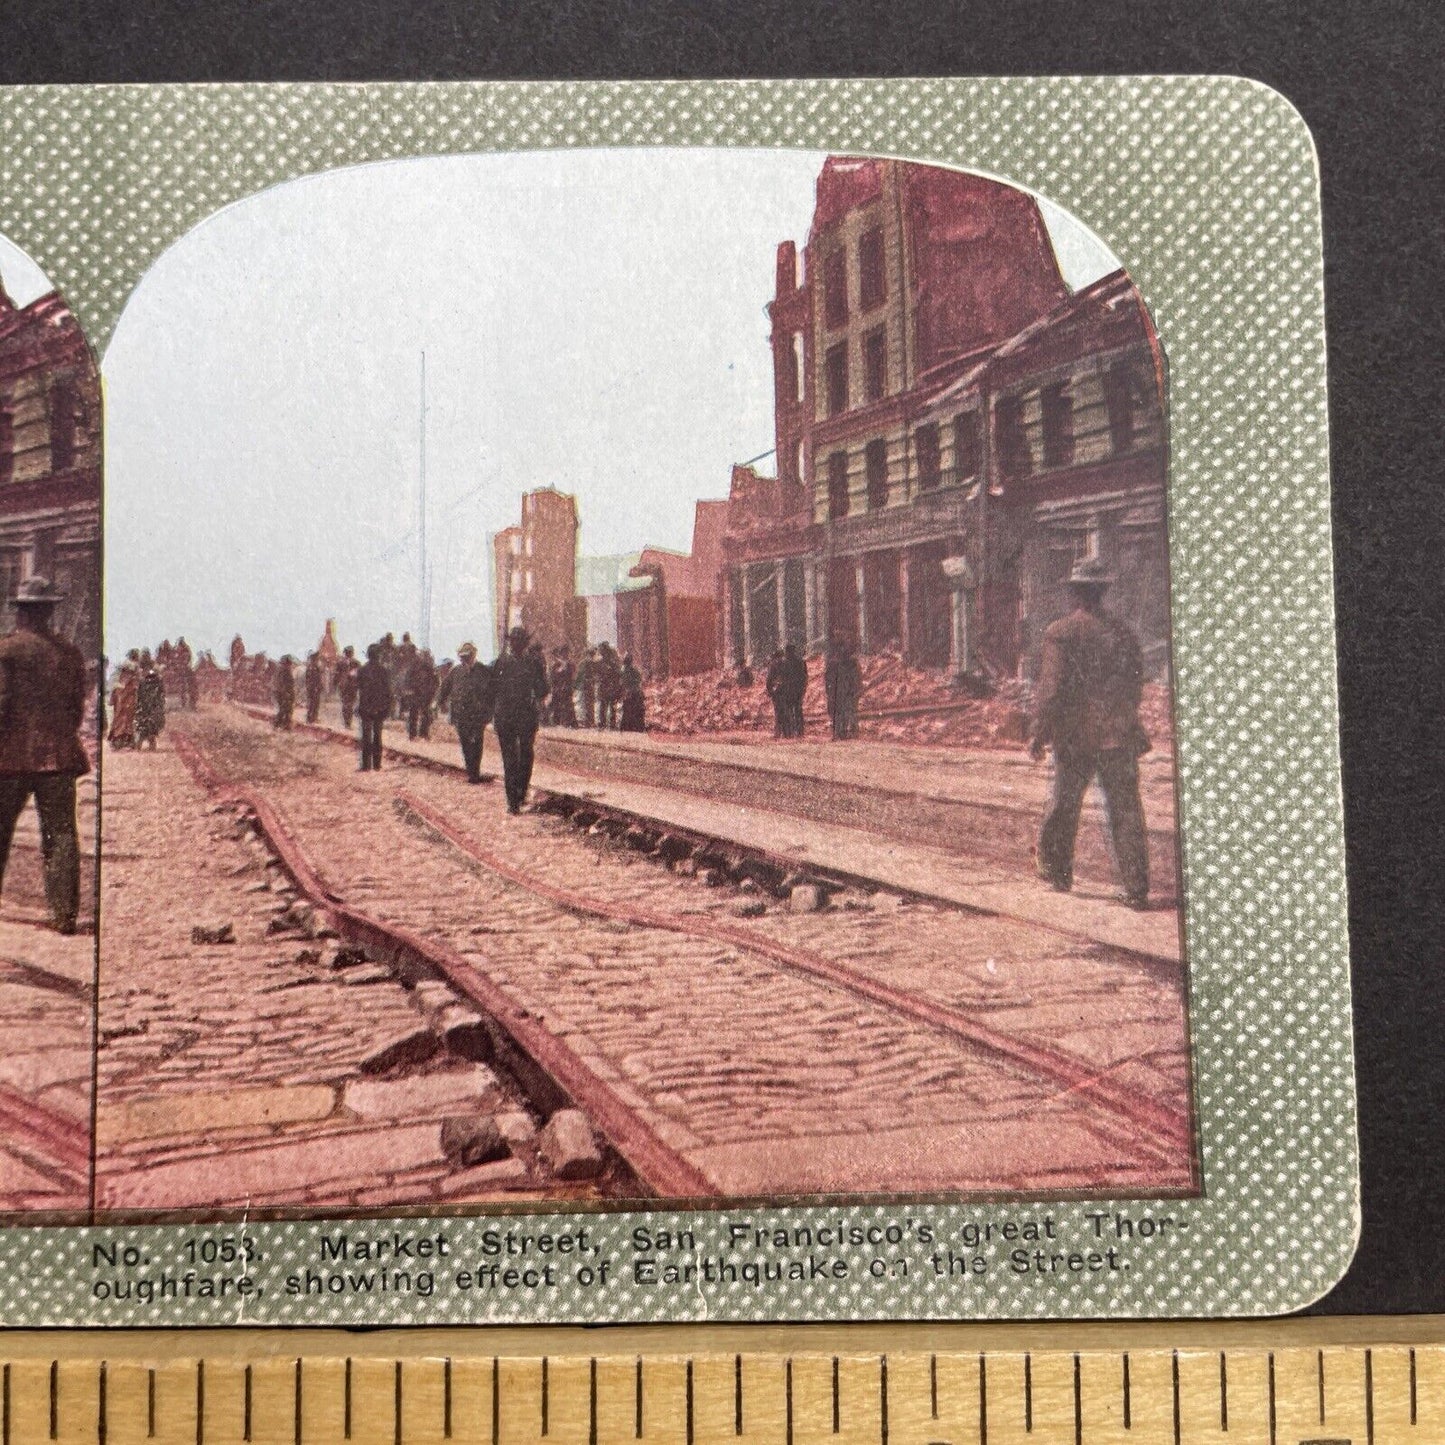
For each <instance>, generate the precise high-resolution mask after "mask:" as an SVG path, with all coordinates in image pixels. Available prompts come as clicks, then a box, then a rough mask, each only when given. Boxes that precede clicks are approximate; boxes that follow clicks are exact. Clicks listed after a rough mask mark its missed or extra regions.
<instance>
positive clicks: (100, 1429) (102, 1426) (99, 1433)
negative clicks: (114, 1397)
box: [95, 1360, 107, 1445]
mask: <svg viewBox="0 0 1445 1445" xmlns="http://www.w3.org/2000/svg"><path fill="white" fill-rule="evenodd" d="M105 1392H106V1379H105V1361H104V1360H102V1361H101V1362H100V1387H99V1393H98V1395H97V1397H96V1414H95V1438H96V1441H97V1442H98V1445H105V1435H106V1424H107V1422H106V1418H105V1405H106V1399H105Z"/></svg>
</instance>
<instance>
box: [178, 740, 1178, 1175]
mask: <svg viewBox="0 0 1445 1445" xmlns="http://www.w3.org/2000/svg"><path fill="white" fill-rule="evenodd" d="M308 731H311V730H310V729H308ZM315 731H316V732H317V733H319V734H320V735H321V736H323V737H334V736H335V734H332V733H329V732H328V731H327V730H324V729H316V730H315ZM178 741H180V742H181V748H182V751H183V753H185V754H187V755H188V761H191V760H192V759H193V760H194V766H193V771H195V772H196V774H197V775H198V776H200V777H201V778H202V780H203V781H205V782H206V783H207V785H208V787H209V788H210V789H211V790H212V791H220V792H223V793H226V794H228V795H229V796H230V797H232V798H233V799H235V800H236V801H239V802H242V803H243V804H244V805H246V806H248V807H250V808H251V809H252V810H253V813H254V814H255V816H256V819H257V821H258V823H259V825H260V826H261V827H262V829H263V831H264V832H266V833H267V834H268V835H269V836H270V837H271V841H272V845H273V847H274V848H275V851H276V852H277V854H278V856H280V857H281V858H282V861H283V863H284V864H285V866H286V868H287V871H288V872H290V873H291V875H292V877H293V878H294V879H295V881H296V882H297V884H298V886H299V887H300V888H301V889H302V891H304V892H306V893H307V894H308V895H310V896H311V897H312V898H313V899H314V900H315V901H317V902H318V903H319V904H321V905H322V906H323V907H324V908H325V909H326V910H327V911H329V912H330V913H331V914H332V915H333V917H334V921H335V924H336V926H338V928H341V929H342V931H344V932H348V933H350V934H352V935H353V936H355V937H356V939H357V941H360V942H363V943H366V944H368V945H369V946H372V947H374V948H376V949H378V950H379V951H381V952H386V951H388V950H390V951H391V952H393V953H395V951H396V950H397V949H398V948H401V949H403V950H405V951H410V952H413V953H415V954H417V955H418V956H420V957H421V958H423V959H425V960H427V962H428V963H429V965H430V967H431V968H433V969H434V970H435V971H436V972H437V973H438V974H439V975H440V976H441V977H444V978H446V979H447V980H448V981H449V982H450V983H451V984H452V986H453V987H455V988H456V989H457V990H458V991H459V992H461V993H463V994H464V995H466V996H467V997H470V998H471V999H472V1000H473V1002H474V1003H479V1004H480V1005H481V1006H482V1007H483V1008H484V1009H485V1010H486V1012H487V1013H488V1014H490V1015H492V1016H493V1017H494V1018H495V1019H496V1020H497V1021H498V1023H499V1024H500V1025H501V1027H502V1028H504V1029H505V1030H507V1031H508V1032H509V1033H510V1034H511V1035H512V1036H513V1038H514V1039H515V1040H516V1043H517V1045H518V1047H520V1048H521V1049H522V1050H524V1051H525V1052H527V1053H529V1054H531V1055H532V1056H534V1057H536V1058H537V1059H538V1062H539V1064H540V1065H541V1067H542V1068H543V1070H544V1071H545V1072H547V1073H548V1074H549V1075H550V1076H551V1077H552V1078H554V1079H556V1080H557V1081H558V1082H559V1084H560V1086H561V1087H562V1090H563V1092H564V1093H565V1094H567V1095H568V1096H569V1097H571V1098H573V1099H574V1100H575V1101H576V1102H577V1103H578V1104H579V1106H580V1107H582V1108H584V1110H585V1111H586V1112H588V1113H589V1114H591V1115H592V1116H593V1117H594V1120H595V1121H596V1122H597V1123H598V1125H599V1127H600V1128H601V1130H602V1132H603V1133H604V1135H606V1136H607V1137H608V1138H609V1140H610V1141H611V1142H612V1144H613V1147H614V1148H615V1149H616V1151H617V1153H618V1154H619V1155H620V1156H621V1157H623V1158H624V1159H625V1160H627V1161H628V1163H629V1164H631V1165H632V1167H633V1168H634V1171H635V1172H636V1174H637V1175H638V1177H639V1178H641V1179H643V1180H644V1181H645V1182H647V1183H648V1184H649V1185H650V1186H651V1187H653V1188H656V1189H657V1191H658V1193H660V1194H663V1195H670V1196H672V1197H684V1196H686V1195H688V1194H696V1193H703V1194H711V1193H714V1192H715V1190H713V1189H712V1188H711V1187H710V1186H709V1185H708V1184H707V1182H706V1180H705V1179H704V1178H703V1176H702V1175H701V1174H700V1173H699V1172H697V1171H695V1170H694V1169H693V1166H691V1165H690V1164H689V1163H688V1162H687V1161H686V1159H685V1157H684V1156H682V1155H680V1154H678V1153H677V1152H676V1151H673V1150H669V1149H666V1147H665V1146H664V1148H663V1149H662V1150H661V1151H660V1152H661V1154H662V1155H663V1158H662V1161H661V1176H660V1175H659V1161H658V1159H657V1158H655V1157H653V1158H650V1159H644V1158H639V1156H638V1142H639V1137H640V1138H641V1141H642V1147H643V1154H644V1155H646V1154H647V1152H648V1149H649V1147H650V1146H651V1145H655V1144H656V1143H657V1136H656V1134H655V1133H654V1132H653V1131H652V1129H651V1127H650V1126H649V1125H648V1124H647V1121H646V1119H645V1118H643V1116H642V1115H640V1114H639V1113H638V1112H637V1111H636V1108H635V1106H634V1105H633V1104H631V1103H628V1102H625V1101H623V1100H621V1099H619V1098H617V1097H616V1096H615V1095H614V1096H612V1097H610V1098H609V1097H608V1094H609V1091H608V1089H607V1086H606V1085H605V1084H601V1081H600V1080H598V1079H597V1078H596V1076H595V1075H593V1074H591V1071H590V1069H589V1068H588V1067H587V1065H585V1064H582V1065H580V1067H577V1064H578V1061H577V1060H576V1059H575V1058H572V1059H567V1058H564V1059H563V1060H561V1063H560V1067H559V1061H558V1059H557V1058H556V1057H555V1053H556V1048H555V1046H556V1045H557V1043H558V1041H557V1040H556V1039H555V1037H554V1036H553V1034H552V1033H551V1032H550V1031H549V1028H547V1027H543V1026H541V1025H540V1024H535V1026H534V1027H532V1028H529V1029H523V1030H520V1031H519V1030H517V1029H516V1028H514V1027H513V1025H514V1024H516V1023H519V1022H520V1023H528V1022H532V1021H529V1020H528V1019H527V1012H526V1010H520V1011H519V1010H518V1008H517V1001H516V999H515V998H514V997H513V996H512V994H511V993H509V992H508V990H507V989H506V988H505V987H503V986H501V985H498V984H497V983H496V982H495V981H494V980H492V979H490V978H489V977H488V976H487V975H486V974H485V973H483V972H480V971H479V970H478V968H477V966H476V964H475V963H473V962H471V961H469V960H468V959H467V958H466V957H465V956H462V955H459V954H456V953H454V952H452V951H451V950H450V949H448V948H447V947H446V945H444V944H439V943H436V942H434V941H430V940H423V939H421V938H420V937H418V936H417V935H416V934H415V933H412V932H411V931H410V930H409V929H406V928H404V927H402V926H400V925H398V924H394V923H390V922H383V921H382V920H380V919H378V918H376V917H375V916H373V915H371V914H368V913H366V912H364V911H363V910H361V909H359V908H357V907H355V906H354V905H352V904H350V903H348V902H347V901H346V900H345V899H343V898H342V897H341V895H340V893H339V892H338V891H337V889H335V888H334V887H332V885H331V884H330V882H329V881H328V880H327V879H326V878H325V877H324V875H323V874H322V873H321V871H320V870H319V869H318V868H317V867H316V866H315V864H314V863H313V862H312V861H311V860H310V858H309V857H308V856H307V854H306V853H305V851H304V850H303V849H302V847H301V845H300V842H299V840H298V839H297V837H296V836H295V835H294V833H293V832H292V830H291V829H290V828H289V827H288V826H287V825H286V823H285V822H284V821H283V820H282V818H281V816H280V815H279V813H278V812H277V811H276V810H275V808H274V807H273V806H272V805H271V804H270V803H269V802H268V801H267V800H266V799H265V798H262V797H260V796H258V795H257V794H256V793H255V792H254V791H253V790H251V789H247V788H244V787H238V786H235V785H232V784H230V783H229V782H228V780H226V779H224V778H222V777H221V776H220V774H219V773H217V772H216V770H215V769H214V768H213V767H212V766H211V765H210V763H209V761H208V760H205V759H203V758H201V757H200V754H199V749H198V748H197V745H196V744H195V742H194V741H193V740H192V739H189V738H185V739H183V740H182V739H179V738H178ZM403 756H406V757H410V756H411V755H409V754H403ZM432 766H433V768H434V770H436V771H438V772H445V773H448V774H449V773H451V772H452V771H454V770H453V769H452V768H450V767H449V766H448V765H446V764H433V765H432ZM396 801H397V803H398V804H399V808H398V812H399V813H400V814H401V815H402V816H403V817H405V814H406V813H407V812H409V813H410V814H411V815H412V816H411V820H412V821H413V822H414V823H416V824H420V825H422V826H423V827H424V829H426V830H429V831H430V832H432V833H434V834H439V835H440V836H441V838H442V840H443V841H444V843H446V844H448V845H450V846H451V847H452V848H453V849H454V850H455V851H457V852H459V853H460V854H461V855H462V856H463V857H464V858H468V859H469V860H470V863H471V865H472V866H474V867H475V866H481V867H482V868H483V869H484V870H486V871H490V872H493V873H494V874H496V875H497V876H498V877H499V878H501V880H502V881H503V882H504V883H506V884H510V885H512V886H514V887H520V888H522V889H524V890H525V891H526V892H528V893H530V894H531V895H532V896H533V897H535V898H537V899H538V900H539V901H540V902H542V903H543V904H544V905H546V906H549V907H553V908H559V909H562V910H565V911H567V912H569V913H573V914H583V915H589V916H591V917H593V918H596V919H600V920H601V922H602V923H603V924H604V925H606V924H608V923H610V924H612V925H613V926H618V925H621V926H624V927H626V928H629V929H631V928H638V929H649V928H650V929H660V930H663V931H667V932H673V933H678V934H684V935H687V936H688V937H690V938H692V939H694V940H703V941H706V942H710V943H716V944H720V945H723V946H726V947H727V948H729V949H733V950H737V951H740V952H743V953H746V954H749V955H754V956H761V957H762V958H763V959H765V960H766V963H767V965H769V966H771V967H773V968H775V969H777V970H778V972H779V973H780V974H791V975H792V976H794V977H797V976H799V975H802V976H804V977H806V978H808V979H809V980H810V981H812V982H813V983H815V984H816V983H822V984H824V985H829V986H831V987H832V988H833V989H835V990H837V991H840V992H842V993H845V994H849V995H851V996H853V997H854V998H855V999H859V1000H861V1001H862V1002H863V1003H864V1004H865V1006H871V1007H874V1008H878V1009H881V1010H882V1011H883V1012H884V1013H885V1014H887V1015H891V1016H896V1017H900V1018H902V1019H904V1020H906V1021H908V1022H910V1023H914V1024H919V1023H921V1024H923V1025H924V1026H925V1027H926V1028H928V1029H929V1030H930V1031H933V1032H941V1033H943V1034H944V1035H945V1036H947V1037H950V1038H951V1039H952V1040H953V1041H954V1043H955V1044H961V1045H962V1046H963V1047H964V1051H965V1055H967V1054H970V1053H971V1054H973V1055H974V1056H976V1057H977V1056H979V1055H983V1056H985V1057H992V1058H993V1059H994V1060H995V1061H996V1062H997V1061H1002V1062H1003V1063H1005V1064H1006V1065H1008V1066H1011V1067H1013V1068H1015V1069H1018V1070H1021V1071H1022V1073H1023V1074H1024V1075H1025V1076H1028V1077H1032V1078H1034V1079H1035V1080H1036V1081H1042V1082H1044V1083H1046V1084H1049V1085H1057V1086H1058V1092H1056V1093H1054V1094H1053V1095H1051V1096H1048V1098H1049V1099H1058V1098H1063V1097H1066V1096H1068V1095H1070V1094H1077V1093H1085V1094H1087V1095H1088V1097H1089V1098H1090V1099H1091V1100H1092V1101H1093V1102H1095V1103H1096V1104H1102V1105H1103V1106H1104V1108H1105V1110H1106V1111H1107V1113H1106V1114H1105V1115H1104V1117H1103V1118H1101V1119H1100V1123H1101V1124H1102V1123H1104V1121H1105V1119H1107V1118H1109V1117H1110V1116H1112V1117H1113V1118H1114V1119H1115V1120H1116V1122H1117V1124H1118V1125H1127V1126H1128V1132H1127V1137H1128V1138H1129V1139H1130V1141H1131V1143H1132V1145H1133V1146H1134V1147H1135V1148H1136V1149H1137V1150H1138V1151H1139V1154H1140V1155H1141V1162H1146V1161H1147V1162H1149V1163H1151V1164H1158V1163H1177V1162H1178V1161H1179V1160H1180V1158H1181V1156H1185V1155H1187V1153H1188V1135H1187V1128H1188V1123H1187V1118H1181V1117H1180V1116H1179V1115H1178V1114H1177V1113H1174V1112H1171V1111H1169V1110H1168V1109H1167V1108H1166V1107H1165V1106H1162V1105H1161V1104H1159V1103H1158V1102H1157V1101H1156V1100H1154V1099H1151V1098H1149V1097H1147V1096H1145V1095H1143V1094H1141V1093H1139V1092H1138V1091H1136V1090H1133V1089H1129V1088H1125V1087H1121V1086H1119V1085H1118V1084H1117V1083H1116V1082H1115V1081H1114V1080H1112V1079H1111V1078H1110V1077H1109V1075H1111V1074H1112V1073H1113V1072H1114V1069H1113V1068H1104V1069H1099V1068H1094V1067H1091V1066H1090V1065H1088V1064H1086V1063H1084V1062H1083V1061H1081V1060H1079V1059H1077V1058H1075V1057H1073V1056H1071V1055H1067V1054H1061V1053H1060V1052H1059V1051H1057V1050H1051V1049H1047V1048H1042V1047H1040V1046H1038V1045H1034V1044H1030V1043H1028V1042H1026V1041H1023V1040H1020V1039H1018V1038H1016V1037H1014V1036H1012V1035H1005V1034H1001V1033H999V1032H998V1031H997V1030H993V1029H990V1028H988V1027H987V1026H986V1025H981V1024H979V1023H978V1021H977V1020H976V1019H972V1018H969V1017H968V1016H967V1015H966V1014H964V1013H963V1012H962V1011H961V1010H959V1009H956V1008H950V1007H948V1006H947V1005H941V1004H935V1003H933V1002H932V1000H929V999H926V998H920V997H919V996H918V995H916V994H908V993H905V992H904V991H902V990H898V989H894V988H892V987H891V986H890V985H887V984H881V983H877V982H875V981H874V980H872V979H869V978H867V977H866V976H864V975H861V974H858V973H856V972H855V971H853V970H851V969H847V968H845V967H844V966H842V965H839V964H835V963H833V962H832V961H831V960H829V959H825V958H822V957H821V956H820V955H816V954H812V953H809V952H807V951H806V950H800V949H795V948H791V947H790V946H788V945H786V944H783V943H780V942H777V941H775V940H770V939H767V938H766V937H759V936H758V935H756V934H754V933H752V932H750V931H749V930H747V929H742V928H737V927H735V926H733V925H729V924H727V923H724V922H722V921H720V920H709V921H708V922H707V923H701V922H700V921H699V920H698V919H697V918H696V917H687V916H685V915H681V914H663V913H659V912H657V911H656V910H654V909H651V908H639V907H635V906H634V907H629V906H626V905H617V904H612V903H604V902H602V901H601V900H598V899H595V898H588V897H586V896H585V895H580V894H575V893H573V892H571V891H570V890H566V889H557V888H553V887H551V886H549V885H546V884H542V883H540V881H539V880H536V879H531V878H528V877H526V876H525V875H523V874H521V873H520V872H519V871H518V870H516V869H515V868H512V867H510V866H509V865H507V864H505V863H503V862H502V860H500V859H497V858H495V856H494V855H490V854H488V853H487V850H485V849H483V848H481V846H480V845H479V844H477V843H476V840H475V839H468V838H467V836H466V835H465V834H463V833H461V832H460V830H458V829H456V828H455V827H454V826H453V825H452V824H451V823H450V821H449V820H448V819H447V818H446V817H445V816H443V815H442V814H440V813H438V812H435V811H434V810H432V809H431V808H430V806H429V805H428V804H426V803H424V802H421V800H420V799H417V798H416V797H414V796H412V795H407V794H403V795H402V796H401V797H400V798H398V799H397V800H396ZM449 834H450V835H452V836H449ZM477 853H480V854H481V855H482V856H480V857H478V856H475V855H476V854H477ZM343 925H344V927H343ZM479 989H480V990H481V993H479ZM482 993H484V994H485V997H484V996H482ZM513 1015H518V1017H516V1018H513V1017H512V1016H513ZM524 1033H525V1035H526V1037H523V1036H522V1035H523V1034H524ZM561 1052H562V1053H563V1054H564V1055H565V1054H567V1053H568V1052H569V1051H567V1050H566V1049H565V1048H563V1049H562V1050H561ZM569 1065H571V1066H572V1067H570V1068H569ZM564 1076H565V1077H564ZM599 1085H600V1089H599ZM654 1087H666V1083H665V1080H659V1081H658V1084H657V1085H655V1086H654ZM1041 1102H1048V1099H1046V1100H1043V1101H1041ZM599 1104H600V1107H599ZM639 1126H640V1127H639ZM679 1166H681V1168H682V1169H684V1170H685V1171H686V1172H687V1173H688V1174H690V1175H691V1176H692V1177H691V1179H690V1180H689V1181H688V1183H687V1185H686V1186H684V1187H679V1185H678V1182H677V1181H678V1177H679V1175H678V1170H679Z"/></svg>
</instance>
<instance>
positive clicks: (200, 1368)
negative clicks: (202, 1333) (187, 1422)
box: [196, 1360, 206, 1445]
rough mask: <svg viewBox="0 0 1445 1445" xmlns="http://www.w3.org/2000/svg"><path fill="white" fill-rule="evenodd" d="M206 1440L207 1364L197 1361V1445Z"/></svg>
mask: <svg viewBox="0 0 1445 1445" xmlns="http://www.w3.org/2000/svg"><path fill="white" fill-rule="evenodd" d="M205 1440H206V1362H205V1361H204V1360H197V1361H196V1445H205Z"/></svg>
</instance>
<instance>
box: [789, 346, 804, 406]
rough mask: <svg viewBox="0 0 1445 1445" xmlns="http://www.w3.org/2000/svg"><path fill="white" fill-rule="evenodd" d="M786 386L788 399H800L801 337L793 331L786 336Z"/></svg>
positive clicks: (801, 388)
mask: <svg viewBox="0 0 1445 1445" xmlns="http://www.w3.org/2000/svg"><path fill="white" fill-rule="evenodd" d="M788 366H789V374H788V386H789V389H790V395H789V399H790V400H791V401H795V402H796V401H801V400H802V397H803V338H802V337H801V336H800V335H799V334H798V333H797V332H796V331H795V332H793V334H792V335H791V336H790V337H789V338H788Z"/></svg>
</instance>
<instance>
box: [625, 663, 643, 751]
mask: <svg viewBox="0 0 1445 1445" xmlns="http://www.w3.org/2000/svg"><path fill="white" fill-rule="evenodd" d="M621 685H622V724H621V729H620V730H621V731H622V732H625V733H645V732H646V731H647V700H646V698H645V697H644V696H643V693H642V674H641V673H640V672H638V670H637V669H636V668H635V667H634V666H633V665H632V654H631V653H630V652H629V653H628V654H627V656H626V657H624V658H623V659H622V677H621Z"/></svg>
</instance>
